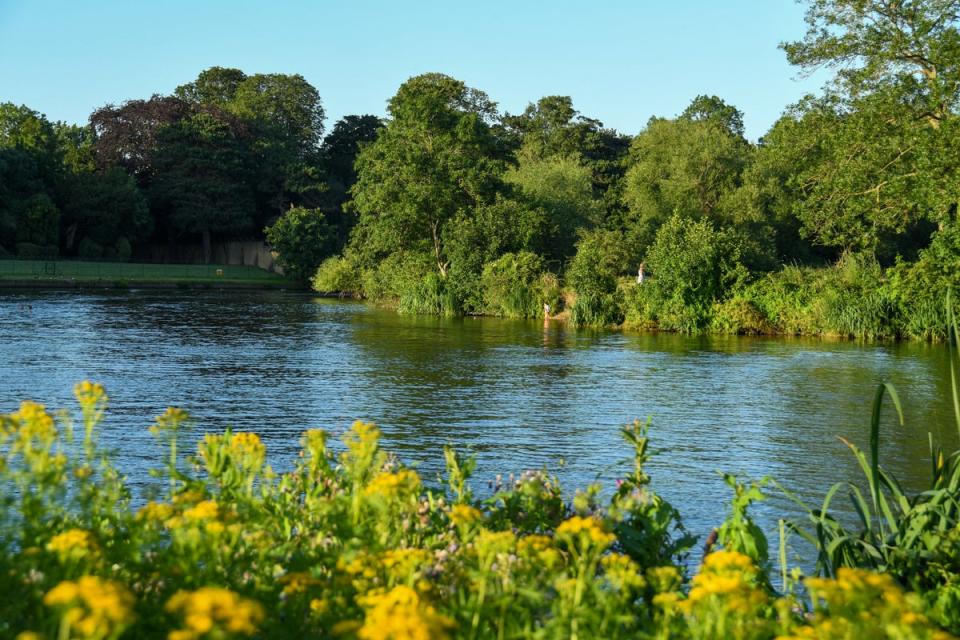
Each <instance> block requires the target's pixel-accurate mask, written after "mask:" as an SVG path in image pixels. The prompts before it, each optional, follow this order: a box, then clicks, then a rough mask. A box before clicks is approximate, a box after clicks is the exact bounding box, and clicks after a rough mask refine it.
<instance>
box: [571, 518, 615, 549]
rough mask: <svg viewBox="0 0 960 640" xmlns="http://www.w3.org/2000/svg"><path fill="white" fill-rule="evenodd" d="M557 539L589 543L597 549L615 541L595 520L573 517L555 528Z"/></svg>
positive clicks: (613, 536)
mask: <svg viewBox="0 0 960 640" xmlns="http://www.w3.org/2000/svg"><path fill="white" fill-rule="evenodd" d="M557 537H559V538H567V539H574V538H578V539H580V540H581V541H589V542H591V543H593V544H596V545H597V546H599V547H604V548H605V547H608V546H610V545H611V544H612V543H613V541H614V540H616V539H617V537H616V536H615V535H613V534H612V533H607V532H606V531H604V530H603V527H602V526H601V525H600V523H599V522H598V521H597V520H596V518H584V517H582V516H573V517H572V518H569V519H568V520H564V521H563V522H561V523H560V526H558V527H557Z"/></svg>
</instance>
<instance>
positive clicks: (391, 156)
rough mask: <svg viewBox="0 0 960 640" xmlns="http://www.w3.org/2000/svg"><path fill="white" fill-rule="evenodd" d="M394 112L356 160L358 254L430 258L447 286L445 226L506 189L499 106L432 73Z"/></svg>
mask: <svg viewBox="0 0 960 640" xmlns="http://www.w3.org/2000/svg"><path fill="white" fill-rule="evenodd" d="M388 110H389V114H390V120H389V121H388V123H387V125H386V126H385V127H384V128H383V129H381V130H380V132H379V134H378V135H377V139H376V141H375V142H373V143H371V144H369V145H367V146H365V147H364V148H363V149H362V150H361V151H360V155H359V156H358V158H357V165H356V166H357V183H356V184H355V185H354V187H353V197H354V205H355V206H356V209H357V211H358V212H359V214H360V219H359V223H358V226H357V228H356V229H355V231H354V240H355V242H356V245H357V249H358V250H359V251H361V252H362V253H363V254H365V255H366V256H369V257H376V256H385V255H389V254H391V253H393V252H395V251H397V250H398V249H401V248H405V249H408V250H416V251H425V252H429V254H430V255H431V256H432V258H433V261H434V262H435V264H436V268H437V272H438V273H439V275H440V276H441V277H442V278H445V277H446V275H447V271H448V268H449V266H450V259H449V256H448V255H447V251H446V247H445V246H444V231H445V228H446V226H447V225H448V224H449V223H450V221H451V220H453V219H454V217H455V216H456V215H457V214H458V213H469V212H470V211H472V210H474V209H475V208H476V207H477V206H479V205H482V204H484V203H488V202H490V201H492V200H493V197H494V195H495V193H496V192H497V189H498V186H499V183H500V176H501V174H502V172H503V165H504V163H503V161H502V160H501V159H500V157H499V155H500V151H499V148H498V141H497V139H496V138H495V136H494V135H493V133H492V132H491V128H490V123H491V121H492V120H493V118H494V117H495V115H496V106H495V105H494V103H493V102H491V101H490V99H489V98H488V97H487V95H486V94H485V93H483V92H482V91H478V90H476V89H471V88H469V87H467V86H466V85H465V84H464V83H463V82H460V81H459V80H455V79H453V78H451V77H449V76H445V75H442V74H439V73H429V74H425V75H421V76H416V77H414V78H411V79H410V80H407V81H406V82H405V83H403V85H401V87H400V89H399V90H398V91H397V94H396V95H395V96H394V97H393V98H392V99H391V100H390V102H389V106H388Z"/></svg>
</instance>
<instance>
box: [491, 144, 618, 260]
mask: <svg viewBox="0 0 960 640" xmlns="http://www.w3.org/2000/svg"><path fill="white" fill-rule="evenodd" d="M504 179H505V181H506V182H508V183H509V184H513V185H516V186H517V187H518V188H519V189H520V190H521V192H522V193H523V194H524V195H525V196H526V197H527V198H529V200H530V201H531V203H532V204H533V205H534V206H535V207H538V208H540V209H542V210H543V217H542V218H541V220H540V225H539V228H537V229H536V230H535V231H534V233H533V236H534V238H533V239H532V241H531V245H532V246H533V247H535V248H536V249H537V250H538V252H539V253H541V254H542V255H544V257H546V258H547V259H554V260H562V259H564V258H567V257H568V256H570V255H571V254H572V253H573V249H574V242H575V240H576V238H577V233H578V232H579V231H580V230H581V229H584V228H588V227H592V226H594V225H595V224H597V223H598V222H600V221H601V219H602V207H601V204H600V202H599V201H598V200H596V199H595V198H594V195H593V184H592V182H591V180H592V176H591V173H590V169H589V168H588V167H587V166H585V165H584V164H583V163H582V162H581V161H580V160H579V159H578V158H577V157H575V156H550V157H547V158H540V157H537V156H534V155H533V154H531V153H529V152H527V153H523V152H522V153H521V154H520V156H519V164H518V166H517V167H516V168H514V169H511V170H510V171H509V172H507V174H506V175H505V177H504Z"/></svg>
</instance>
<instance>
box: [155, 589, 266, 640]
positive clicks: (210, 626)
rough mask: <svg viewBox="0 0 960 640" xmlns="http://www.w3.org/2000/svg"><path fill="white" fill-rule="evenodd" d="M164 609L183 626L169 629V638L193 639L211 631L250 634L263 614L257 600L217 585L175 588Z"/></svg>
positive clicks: (172, 639) (254, 631)
mask: <svg viewBox="0 0 960 640" xmlns="http://www.w3.org/2000/svg"><path fill="white" fill-rule="evenodd" d="M165 608H166V610H167V611H168V612H169V613H174V614H179V615H181V616H183V622H184V627H185V628H184V629H179V630H177V631H171V632H170V634H169V635H168V636H167V638H168V639H169V640H196V639H197V638H201V637H202V636H204V635H205V634H207V633H210V632H211V631H213V630H219V631H220V632H221V634H223V633H224V632H225V633H229V634H242V635H247V636H252V635H253V634H255V633H256V632H257V625H259V624H260V622H262V621H263V618H264V615H265V614H264V610H263V607H262V606H261V605H260V603H258V602H256V601H254V600H249V599H247V598H243V597H241V596H239V595H237V594H236V593H234V592H233V591H230V590H229V589H222V588H220V587H203V588H201V589H197V590H196V591H178V592H177V593H175V594H174V595H173V597H172V598H170V600H169V601H168V602H167V605H166V607H165Z"/></svg>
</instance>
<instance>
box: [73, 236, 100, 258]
mask: <svg viewBox="0 0 960 640" xmlns="http://www.w3.org/2000/svg"><path fill="white" fill-rule="evenodd" d="M77 255H78V256H80V258H81V259H83V260H100V259H101V258H103V247H102V246H101V245H100V244H98V243H96V242H94V241H93V240H91V239H90V238H84V239H83V240H81V241H80V245H79V246H78V247H77Z"/></svg>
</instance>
